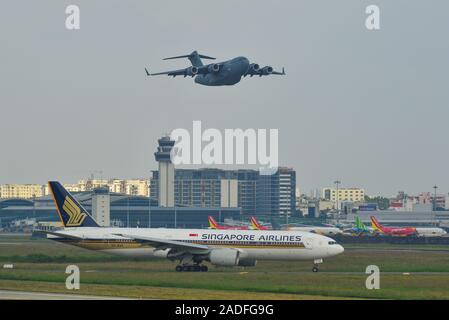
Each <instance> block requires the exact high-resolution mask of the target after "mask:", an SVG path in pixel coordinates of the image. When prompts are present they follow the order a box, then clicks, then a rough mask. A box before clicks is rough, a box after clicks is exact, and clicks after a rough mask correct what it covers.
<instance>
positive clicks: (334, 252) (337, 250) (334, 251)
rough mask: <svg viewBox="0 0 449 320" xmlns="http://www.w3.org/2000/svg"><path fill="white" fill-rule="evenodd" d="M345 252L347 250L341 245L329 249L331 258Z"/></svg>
mask: <svg viewBox="0 0 449 320" xmlns="http://www.w3.org/2000/svg"><path fill="white" fill-rule="evenodd" d="M344 251H345V249H344V248H343V246H341V245H339V244H334V245H331V246H329V247H328V250H327V252H328V254H329V256H336V255H338V254H340V253H343V252H344Z"/></svg>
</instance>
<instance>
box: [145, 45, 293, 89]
mask: <svg viewBox="0 0 449 320" xmlns="http://www.w3.org/2000/svg"><path fill="white" fill-rule="evenodd" d="M179 58H188V59H189V60H190V62H191V63H192V66H191V67H188V68H184V69H178V70H173V71H165V72H158V73H150V72H149V71H148V69H147V68H145V72H146V74H147V76H157V75H161V74H166V75H168V76H172V77H173V78H174V77H176V76H183V77H187V76H190V77H195V83H198V84H202V85H204V86H232V85H234V84H236V83H238V82H240V80H241V79H242V77H246V76H250V77H252V76H259V77H262V76H269V75H285V70H284V68H282V72H278V71H274V69H273V67H271V66H265V67H260V66H259V65H258V64H257V63H249V60H248V58H246V57H237V58H234V59H231V60H227V61H223V62H218V63H211V64H207V65H204V64H203V62H202V61H201V59H212V60H214V59H215V58H212V57H209V56H205V55H202V54H199V53H198V52H197V51H193V52H192V53H191V54H187V55H183V56H176V57H170V58H165V59H163V60H169V59H179Z"/></svg>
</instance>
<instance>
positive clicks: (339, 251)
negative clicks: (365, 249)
mask: <svg viewBox="0 0 449 320" xmlns="http://www.w3.org/2000/svg"><path fill="white" fill-rule="evenodd" d="M343 252H345V248H343V246H342V245H340V244H338V245H337V254H340V253H343Z"/></svg>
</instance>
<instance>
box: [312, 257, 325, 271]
mask: <svg viewBox="0 0 449 320" xmlns="http://www.w3.org/2000/svg"><path fill="white" fill-rule="evenodd" d="M320 263H323V259H315V260H313V268H312V271H313V272H318V265H319V264H320Z"/></svg>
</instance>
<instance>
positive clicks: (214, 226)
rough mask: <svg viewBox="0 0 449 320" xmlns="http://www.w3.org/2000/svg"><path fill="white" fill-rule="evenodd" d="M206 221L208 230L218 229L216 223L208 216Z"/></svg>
mask: <svg viewBox="0 0 449 320" xmlns="http://www.w3.org/2000/svg"><path fill="white" fill-rule="evenodd" d="M207 219H208V220H209V228H211V229H218V223H217V221H215V219H214V218H213V217H212V216H208V217H207Z"/></svg>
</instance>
